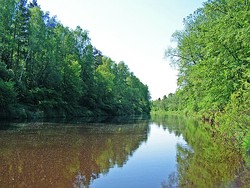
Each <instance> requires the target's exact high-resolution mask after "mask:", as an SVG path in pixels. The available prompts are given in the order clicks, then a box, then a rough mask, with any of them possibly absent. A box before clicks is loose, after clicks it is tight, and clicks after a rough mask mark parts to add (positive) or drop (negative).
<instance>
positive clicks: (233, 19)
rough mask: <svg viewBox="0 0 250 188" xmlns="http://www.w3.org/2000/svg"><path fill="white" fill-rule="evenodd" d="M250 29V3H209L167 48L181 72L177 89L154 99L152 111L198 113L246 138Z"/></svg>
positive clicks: (215, 0) (212, 0)
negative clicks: (174, 44) (173, 45)
mask: <svg viewBox="0 0 250 188" xmlns="http://www.w3.org/2000/svg"><path fill="white" fill-rule="evenodd" d="M249 33H250V2H249V1H245V0H223V1H220V0H209V1H207V2H205V3H204V4H203V7H202V8H199V9H197V10H196V11H195V12H194V13H193V14H190V15H189V16H188V17H186V18H185V19H184V29H183V30H181V31H176V32H175V33H174V34H173V41H175V42H176V44H177V46H176V47H175V48H169V49H167V50H166V57H167V58H169V59H171V61H172V65H173V66H175V67H177V69H178V70H179V75H178V90H177V91H176V93H175V94H171V95H169V96H165V97H164V98H163V99H159V100H157V101H154V102H153V106H152V109H153V110H154V111H155V110H158V111H159V110H162V111H182V112H185V113H186V114H188V113H189V114H194V113H195V114H200V115H202V116H203V117H204V119H210V120H212V121H217V123H218V122H219V123H220V124H221V127H220V129H221V130H223V131H222V132H224V133H225V132H226V133H227V134H232V135H230V136H233V137H239V138H242V134H245V133H242V132H241V131H242V130H245V129H246V130H249V128H248V127H249V122H250V121H249V120H250V108H249V104H250V51H249V49H250V43H249V41H250V35H249ZM222 125H225V126H222ZM222 127H224V128H222ZM232 130H233V131H232ZM243 132H245V131H243ZM236 135H237V136H236ZM240 135H241V136H240Z"/></svg>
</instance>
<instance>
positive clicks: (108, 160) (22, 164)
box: [0, 120, 149, 188]
mask: <svg viewBox="0 0 250 188" xmlns="http://www.w3.org/2000/svg"><path fill="white" fill-rule="evenodd" d="M15 126H16V127H19V128H17V129H15V130H13V129H10V130H7V131H6V130H5V131H0V145H1V148H0V174H1V176H0V185H1V186H2V187H5V188H8V187H25V188H26V187H88V186H89V184H90V183H91V182H93V181H94V179H96V178H98V177H99V176H100V174H107V173H108V172H109V169H110V168H112V167H114V166H115V165H117V166H120V167H121V166H123V165H124V164H125V163H126V162H127V160H128V158H129V157H130V156H132V155H133V152H134V151H135V150H136V149H137V148H138V147H139V146H140V145H141V144H142V143H143V142H145V141H146V139H147V134H148V131H149V127H148V122H147V121H146V120H140V121H139V120H137V121H136V123H134V122H130V123H128V124H124V123H121V124H119V123H118V124H117V123H116V124H113V125H112V124H102V123H98V124H93V123H84V124H80V123H73V124H64V125H62V124H61V123H59V124H58V123H38V122H36V123H28V124H27V123H26V124H25V125H24V124H15Z"/></svg>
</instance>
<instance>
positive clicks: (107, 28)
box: [38, 0, 204, 100]
mask: <svg viewBox="0 0 250 188" xmlns="http://www.w3.org/2000/svg"><path fill="white" fill-rule="evenodd" d="M202 2H204V0H70V1H69V0H38V4H39V5H40V6H41V8H42V10H43V11H44V12H46V11H49V12H50V15H51V16H54V15H56V16H57V19H58V21H60V22H61V23H62V24H63V25H64V26H68V27H70V28H72V29H75V28H76V26H78V25H79V26H81V28H82V29H84V30H87V31H88V32H89V36H90V38H91V43H92V45H93V46H95V47H96V48H97V49H98V50H100V51H101V52H102V54H103V55H105V56H108V57H110V58H111V59H112V60H114V61H115V62H116V63H119V62H120V61H124V62H125V64H126V65H128V67H129V70H130V71H131V72H133V73H134V75H135V76H136V77H138V78H139V79H140V80H141V82H142V83H144V84H146V85H147V86H148V87H149V91H150V94H151V97H152V99H153V100H155V99H158V98H162V97H163V96H164V95H168V94H169V93H174V92H175V91H176V89H177V74H178V71H177V70H175V69H174V68H172V67H171V66H170V61H169V60H168V59H166V58H164V52H165V50H166V49H167V48H168V47H170V46H174V43H172V42H171V35H172V34H173V33H174V32H175V31H176V30H181V29H183V18H185V17H187V16H188V15H189V14H191V13H193V12H194V11H195V10H197V8H199V7H202Z"/></svg>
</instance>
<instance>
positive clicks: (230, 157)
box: [156, 116, 250, 188]
mask: <svg viewBox="0 0 250 188" xmlns="http://www.w3.org/2000/svg"><path fill="white" fill-rule="evenodd" d="M156 120H157V118H156ZM158 124H159V126H163V127H165V128H166V129H168V130H169V131H170V132H174V133H175V135H177V136H179V135H182V136H183V138H184V140H185V141H186V142H187V143H188V145H185V144H177V156H176V159H177V163H178V165H177V172H173V173H172V174H170V175H169V177H168V181H165V182H163V183H162V187H164V188H169V187H230V186H232V185H235V184H237V186H236V187H247V186H248V185H249V184H250V180H249V178H248V180H246V177H247V176H246V175H245V174H248V175H249V170H247V169H246V168H245V166H244V162H243V158H242V155H241V154H240V152H239V151H238V150H236V149H235V148H232V147H231V145H230V144H229V143H222V142H220V139H219V138H217V137H216V135H213V134H211V132H209V131H207V130H206V128H207V126H210V125H205V124H199V123H198V122H194V121H192V120H185V119H184V118H181V117H177V118H176V116H172V117H171V116H167V117H166V116H165V117H162V118H159V119H158ZM235 177H238V178H235ZM239 177H240V178H239ZM238 179H241V180H242V179H243V181H240V183H239V181H238Z"/></svg>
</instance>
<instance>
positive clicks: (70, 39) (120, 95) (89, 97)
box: [0, 0, 150, 118]
mask: <svg viewBox="0 0 250 188" xmlns="http://www.w3.org/2000/svg"><path fill="white" fill-rule="evenodd" d="M0 4H1V5H2V6H1V7H0V20H1V22H0V91H1V92H0V116H1V117H17V118H19V117H33V116H34V117H35V116H69V115H74V116H76V115H77V116H82V115H94V114H108V115H125V114H142V113H149V110H150V104H149V100H150V94H149V90H148V87H147V86H146V85H144V84H143V83H142V82H141V81H140V80H139V79H138V78H137V77H136V76H135V75H134V74H133V73H132V72H131V71H130V70H129V68H128V67H127V65H126V64H125V63H124V62H120V63H118V64H116V63H115V62H114V61H112V60H111V59H110V58H109V57H106V56H104V55H103V54H102V53H101V51H100V50H98V49H96V48H95V47H94V46H93V45H92V44H91V40H90V38H89V35H88V32H87V31H86V30H83V29H82V28H81V27H80V26H78V27H77V28H75V29H71V28H68V27H65V26H64V25H62V24H61V23H60V22H59V21H58V20H57V18H56V17H55V16H50V14H49V13H48V12H44V11H43V10H41V8H40V6H39V5H38V3H37V1H36V0H33V1H31V2H29V3H28V2H27V0H8V1H7V0H0Z"/></svg>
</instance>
